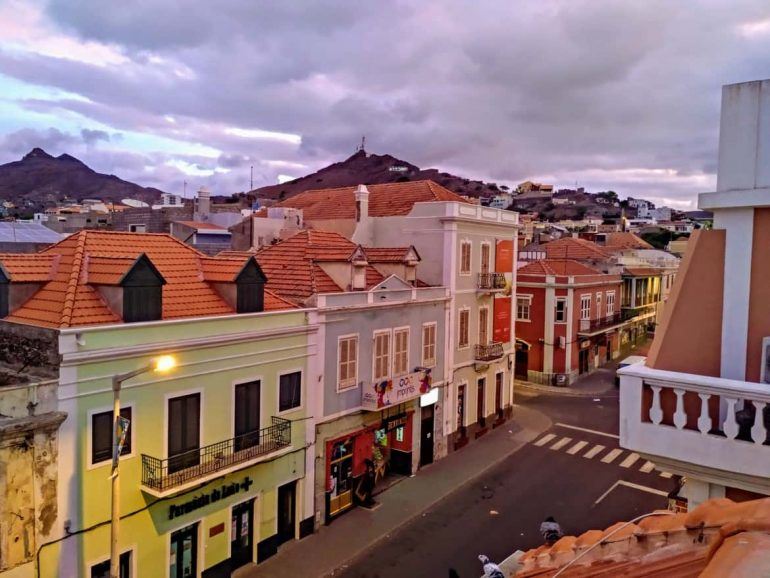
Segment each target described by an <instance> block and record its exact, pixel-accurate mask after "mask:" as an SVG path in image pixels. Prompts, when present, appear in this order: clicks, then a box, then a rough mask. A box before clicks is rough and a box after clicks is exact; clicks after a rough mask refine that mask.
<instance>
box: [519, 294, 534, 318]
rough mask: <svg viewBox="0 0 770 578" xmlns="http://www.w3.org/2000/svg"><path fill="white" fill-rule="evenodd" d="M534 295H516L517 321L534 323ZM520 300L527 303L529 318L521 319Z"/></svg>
mask: <svg viewBox="0 0 770 578" xmlns="http://www.w3.org/2000/svg"><path fill="white" fill-rule="evenodd" d="M532 297H533V296H532V295H516V321H522V322H524V323H529V322H530V321H532ZM519 299H521V300H523V301H526V302H527V303H526V308H527V316H526V317H519Z"/></svg>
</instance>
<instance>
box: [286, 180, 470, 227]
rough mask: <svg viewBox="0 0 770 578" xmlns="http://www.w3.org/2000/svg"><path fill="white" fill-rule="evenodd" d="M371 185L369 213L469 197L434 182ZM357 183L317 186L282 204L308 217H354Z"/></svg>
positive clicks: (395, 212)
mask: <svg viewBox="0 0 770 578" xmlns="http://www.w3.org/2000/svg"><path fill="white" fill-rule="evenodd" d="M366 188H367V189H369V216H371V217H394V216H398V215H407V214H409V212H410V211H411V210H412V207H413V206H414V204H415V203H419V202H426V201H457V202H459V203H467V202H468V201H467V200H466V199H464V198H463V197H461V196H460V195H457V194H455V193H453V192H452V191H450V190H449V189H446V188H444V187H442V186H441V185H439V184H437V183H434V182H433V181H414V182H406V183H385V184H380V185H367V186H366ZM355 190H356V187H341V188H338V189H316V190H311V191H305V192H304V193H300V194H298V195H295V196H293V197H291V198H289V199H286V200H285V201H282V202H280V203H278V205H277V206H279V207H294V208H297V209H302V216H303V217H304V219H305V220H311V221H312V220H326V219H354V218H355V216H356V199H355Z"/></svg>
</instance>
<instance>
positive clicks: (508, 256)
mask: <svg viewBox="0 0 770 578" xmlns="http://www.w3.org/2000/svg"><path fill="white" fill-rule="evenodd" d="M495 272H497V273H513V241H498V242H497V245H496V248H495Z"/></svg>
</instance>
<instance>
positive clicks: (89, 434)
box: [86, 401, 136, 572]
mask: <svg viewBox="0 0 770 578" xmlns="http://www.w3.org/2000/svg"><path fill="white" fill-rule="evenodd" d="M120 409H130V410H131V423H130V424H129V426H128V435H129V437H130V438H131V453H130V454H126V455H124V456H120V457H119V458H118V459H119V460H120V461H123V460H128V459H131V458H135V457H136V435H135V433H136V423H135V422H136V404H135V403H134V402H133V401H132V402H129V403H121V404H120ZM113 411H114V408H113V407H112V406H111V405H110V406H102V407H97V408H94V409H89V410H88V412H87V415H86V419H87V420H88V421H87V422H86V460H87V462H86V470H93V469H95V468H102V467H104V466H109V465H112V460H111V459H110V460H104V461H101V462H97V463H93V461H92V459H93V451H91V450H92V449H93V436H94V432H93V429H94V428H93V417H94V415H96V414H97V413H107V412H110V413H113ZM113 425H114V424H113ZM98 563H99V561H98V560H97V561H96V562H94V565H96V564H98ZM88 570H89V572H90V570H91V567H90V566H89V567H88Z"/></svg>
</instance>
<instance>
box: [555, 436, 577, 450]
mask: <svg viewBox="0 0 770 578" xmlns="http://www.w3.org/2000/svg"><path fill="white" fill-rule="evenodd" d="M571 441H572V438H561V439H560V440H559V441H558V442H556V443H555V444H553V445H552V446H551V448H550V449H552V450H560V449H561V448H563V447H564V446H566V445H567V444H568V443H570V442H571Z"/></svg>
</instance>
